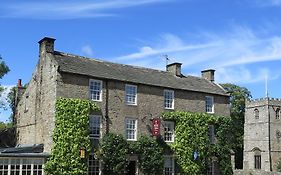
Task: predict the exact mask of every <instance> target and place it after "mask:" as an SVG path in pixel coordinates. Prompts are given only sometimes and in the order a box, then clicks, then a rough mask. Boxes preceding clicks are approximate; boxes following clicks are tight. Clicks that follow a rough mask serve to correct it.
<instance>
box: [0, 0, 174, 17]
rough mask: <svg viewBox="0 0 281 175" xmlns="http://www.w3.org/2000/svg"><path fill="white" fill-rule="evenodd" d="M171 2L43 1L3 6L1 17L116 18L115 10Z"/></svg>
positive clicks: (127, 0) (147, 0)
mask: <svg viewBox="0 0 281 175" xmlns="http://www.w3.org/2000/svg"><path fill="white" fill-rule="evenodd" d="M167 1H171V0H137V1H132V0H104V1H95V2H93V1H49V2H46V1H44V2H43V1H42V2H35V1H33V2H17V3H8V4H7V3H3V4H1V7H0V10H1V13H0V17H6V18H34V19H75V18H94V17H105V16H115V15H116V14H114V13H111V12H110V10H113V9H123V8H129V7H134V6H141V5H148V4H154V3H163V2H167Z"/></svg>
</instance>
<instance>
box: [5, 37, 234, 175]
mask: <svg viewBox="0 0 281 175" xmlns="http://www.w3.org/2000/svg"><path fill="white" fill-rule="evenodd" d="M54 42H55V39H52V38H47V37H45V38H43V39H42V40H40V41H39V55H40V58H39V62H38V64H37V67H36V69H35V72H34V73H33V75H32V78H31V80H30V82H29V84H28V86H27V88H26V90H25V92H24V93H23V94H22V96H21V99H20V100H19V102H18V105H17V109H16V111H15V112H16V125H17V135H18V137H17V142H18V143H19V144H30V143H34V144H42V143H43V144H44V152H46V153H50V150H51V148H52V145H53V142H52V132H53V129H54V127H55V125H54V117H55V102H56V99H57V98H59V97H65V98H80V99H90V100H93V101H94V102H95V103H96V104H97V105H98V106H99V107H100V108H101V111H100V112H99V113H97V114H95V115H91V116H90V129H91V130H92V131H93V133H94V134H91V135H90V136H91V138H92V139H99V138H100V137H101V136H102V135H103V134H104V133H105V132H106V130H108V131H109V132H114V133H118V134H122V135H124V137H125V138H126V139H127V140H130V141H135V140H137V139H138V137H140V136H141V135H151V130H149V129H148V128H149V127H148V126H151V119H153V118H159V117H160V116H161V113H162V112H164V111H173V110H184V111H191V112H208V113H213V114H218V115H223V116H229V115H230V109H229V108H230V106H229V95H228V94H227V93H226V92H225V91H224V89H223V88H222V87H220V86H219V85H218V84H216V83H215V82H214V72H215V71H214V70H204V71H202V77H195V76H185V75H183V74H182V73H181V64H180V63H173V64H169V65H167V71H160V70H154V69H148V68H142V67H135V66H129V65H123V64H116V63H111V62H106V61H102V60H96V59H89V58H85V57H81V56H76V55H72V54H66V53H62V52H58V51H55V50H54ZM106 119H108V120H109V121H110V122H109V123H106V121H107V120H106ZM161 130H162V131H161V133H162V134H163V135H165V137H164V140H165V141H166V142H173V141H174V137H175V134H174V123H172V122H165V121H162V122H161ZM95 131H98V132H95ZM164 157H165V165H163V166H165V168H163V169H164V170H163V171H164V174H166V175H172V174H175V165H174V158H173V156H172V155H164ZM137 161H138V160H137V158H136V157H132V158H131V162H130V165H129V167H130V170H128V171H129V172H131V174H141V172H140V170H139V169H138V166H137ZM89 162H90V164H89V174H91V175H98V174H99V173H100V172H99V171H100V170H99V168H96V167H99V163H98V161H97V160H95V159H94V156H90V158H89ZM0 171H1V170H0ZM210 172H212V171H210Z"/></svg>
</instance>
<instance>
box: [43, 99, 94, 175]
mask: <svg viewBox="0 0 281 175" xmlns="http://www.w3.org/2000/svg"><path fill="white" fill-rule="evenodd" d="M91 110H98V108H97V107H96V106H95V105H94V104H92V103H91V102H90V101H88V100H80V99H66V98H61V99H58V100H57V102H56V116H55V129H54V133H53V142H54V147H53V149H52V152H51V157H50V158H49V159H48V161H47V163H46V164H45V171H46V172H47V174H50V175H85V174H86V172H87V165H86V162H85V161H84V160H82V159H81V158H80V154H79V150H80V148H81V147H83V148H85V149H86V150H87V151H88V152H90V150H91V145H90V138H89V133H90V132H89V113H90V111H91Z"/></svg>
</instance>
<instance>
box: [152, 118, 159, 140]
mask: <svg viewBox="0 0 281 175" xmlns="http://www.w3.org/2000/svg"><path fill="white" fill-rule="evenodd" d="M160 123H161V120H160V119H159V118H156V119H153V120H152V135H153V136H159V135H160Z"/></svg>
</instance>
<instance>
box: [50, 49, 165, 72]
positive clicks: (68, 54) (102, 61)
mask: <svg viewBox="0 0 281 175" xmlns="http://www.w3.org/2000/svg"><path fill="white" fill-rule="evenodd" d="M54 53H55V54H61V55H64V56H71V57H77V58H82V59H87V60H90V61H97V62H101V63H109V64H117V65H121V66H127V67H132V68H137V69H145V70H153V71H158V72H163V73H169V72H167V71H164V70H160V69H153V68H147V67H142V66H135V65H129V64H123V63H116V62H112V61H105V60H101V59H97V58H89V57H85V56H80V55H75V54H71V53H65V52H61V51H55V52H54Z"/></svg>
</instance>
